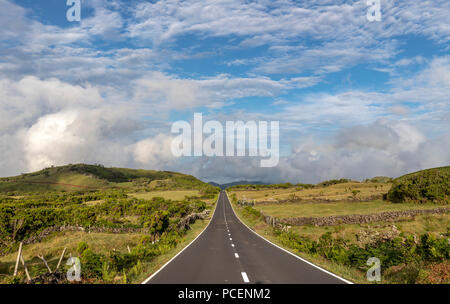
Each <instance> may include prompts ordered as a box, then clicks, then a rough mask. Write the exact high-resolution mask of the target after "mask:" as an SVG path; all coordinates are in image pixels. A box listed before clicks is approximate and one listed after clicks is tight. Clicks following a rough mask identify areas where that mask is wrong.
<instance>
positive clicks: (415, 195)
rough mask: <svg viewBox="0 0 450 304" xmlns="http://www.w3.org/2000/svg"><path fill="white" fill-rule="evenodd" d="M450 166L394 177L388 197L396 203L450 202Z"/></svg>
mask: <svg viewBox="0 0 450 304" xmlns="http://www.w3.org/2000/svg"><path fill="white" fill-rule="evenodd" d="M449 181H450V167H441V168H433V169H427V170H422V171H418V172H414V173H410V174H406V175H403V176H401V177H399V178H396V179H394V182H393V185H392V188H391V189H390V190H389V192H388V193H387V199H388V200H390V201H392V202H394V203H403V202H417V203H427V202H433V203H447V204H448V203H449V195H450V182H449Z"/></svg>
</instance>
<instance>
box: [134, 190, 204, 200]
mask: <svg viewBox="0 0 450 304" xmlns="http://www.w3.org/2000/svg"><path fill="white" fill-rule="evenodd" d="M129 195H130V196H132V197H136V198H139V199H146V200H150V199H152V198H154V197H162V198H164V199H170V200H175V201H177V200H183V199H184V198H185V196H200V192H199V191H198V190H168V191H150V192H143V193H130V194H129Z"/></svg>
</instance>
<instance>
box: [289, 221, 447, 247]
mask: <svg viewBox="0 0 450 304" xmlns="http://www.w3.org/2000/svg"><path fill="white" fill-rule="evenodd" d="M392 226H395V227H397V229H398V230H399V231H400V232H404V233H405V234H417V235H419V234H423V233H430V234H433V235H435V236H436V237H438V236H440V234H441V233H442V231H443V230H445V227H450V214H430V215H420V216H415V217H414V218H404V219H399V220H397V221H393V222H372V223H365V224H342V225H338V226H324V227H316V226H311V225H306V226H292V227H291V228H290V229H291V230H292V231H294V232H296V233H298V234H299V235H300V236H305V237H308V238H310V239H313V240H316V241H317V240H318V239H319V237H320V236H321V235H323V234H324V233H327V232H331V233H332V236H333V237H342V238H343V239H345V240H347V241H349V242H350V243H356V234H357V233H358V232H359V231H361V230H367V229H369V230H370V229H373V230H376V231H378V232H380V233H383V232H386V231H389V230H392Z"/></svg>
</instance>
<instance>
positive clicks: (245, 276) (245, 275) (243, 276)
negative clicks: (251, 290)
mask: <svg viewBox="0 0 450 304" xmlns="http://www.w3.org/2000/svg"><path fill="white" fill-rule="evenodd" d="M241 275H242V279H244V282H245V283H248V282H250V280H249V279H248V276H247V274H246V273H245V272H241Z"/></svg>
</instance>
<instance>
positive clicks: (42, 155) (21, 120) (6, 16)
mask: <svg viewBox="0 0 450 304" xmlns="http://www.w3.org/2000/svg"><path fill="white" fill-rule="evenodd" d="M65 2H66V1H65V0H46V1H31V0H15V1H12V0H0V11H1V12H0V50H1V51H0V102H1V106H0V117H1V118H2V122H0V130H1V136H2V137H1V138H0V151H1V152H2V155H4V159H3V160H0V172H1V175H2V176H8V175H13V174H18V173H20V172H25V171H30V170H37V169H40V168H43V167H46V166H49V165H59V164H65V163H75V162H89V163H94V162H96V163H103V164H105V165H111V166H127V167H139V168H154V169H169V170H175V171H182V172H186V173H191V174H194V175H195V176H197V177H199V178H202V179H204V180H215V181H219V182H228V181H231V180H236V179H251V180H264V181H268V182H278V181H291V182H318V181H320V180H324V179H330V178H338V177H347V178H355V179H363V178H368V177H372V176H376V175H389V176H398V175H401V174H403V173H406V172H410V171H415V170H419V169H423V168H429V167H435V166H443V165H449V163H450V156H449V155H450V153H448V152H449V151H448V147H449V143H450V136H449V133H450V132H449V129H450V128H449V119H448V117H449V104H450V102H449V97H448V96H450V56H449V48H450V44H449V41H450V24H449V20H448V16H449V15H450V3H449V2H448V1H440V0H437V1H388V0H381V13H382V19H381V21H380V22H369V21H368V20H367V18H366V12H367V9H368V7H367V5H366V1H344V0H341V1H339V0H333V1H332V0H321V1H288V0H285V1H267V0H263V1H239V0H213V1H200V0H192V1H178V0H167V1H138V0H136V1H120V0H110V1H107V0H89V1H88V0H84V1H81V5H82V13H81V21H80V22H68V21H67V19H66V10H67V9H68V7H67V6H66V3H65ZM194 112H202V113H203V115H204V116H205V119H217V120H219V121H225V120H244V121H247V120H277V121H280V128H281V133H280V146H281V152H282V156H283V157H282V159H281V160H280V164H279V165H278V166H277V167H276V168H271V169H267V168H259V166H258V164H259V162H258V160H257V159H253V158H249V157H242V158H232V159H229V158H212V159H211V158H205V157H197V158H192V159H190V158H189V159H182V160H180V159H175V158H173V157H172V156H171V153H170V142H171V139H172V137H173V134H171V133H170V126H171V123H172V122H173V121H175V120H179V119H184V120H192V118H193V113H194Z"/></svg>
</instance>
